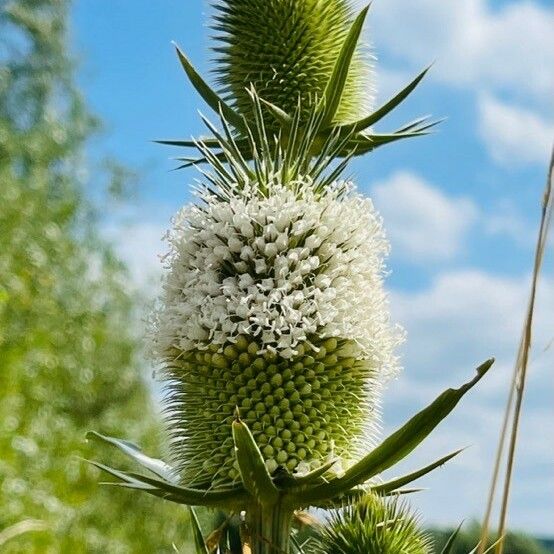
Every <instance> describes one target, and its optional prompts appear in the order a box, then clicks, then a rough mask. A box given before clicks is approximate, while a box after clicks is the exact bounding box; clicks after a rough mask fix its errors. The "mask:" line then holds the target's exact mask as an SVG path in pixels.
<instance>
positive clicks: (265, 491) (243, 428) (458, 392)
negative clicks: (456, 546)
mask: <svg viewBox="0 0 554 554" xmlns="http://www.w3.org/2000/svg"><path fill="white" fill-rule="evenodd" d="M493 361H494V360H488V361H486V362H485V363H483V364H482V365H481V366H479V367H478V368H477V374H476V375H475V377H474V378H473V379H472V380H471V381H469V382H467V383H466V384H464V385H463V386H461V387H460V388H458V389H448V390H446V391H445V392H443V393H442V394H441V395H439V396H438V397H437V398H436V399H435V401H434V402H432V403H431V404H430V405H429V406H427V407H426V408H424V409H423V410H421V411H420V412H419V413H418V414H416V415H415V416H414V417H412V418H411V419H410V420H409V421H408V422H407V423H405V424H404V425H403V426H402V427H401V428H400V429H398V430H397V431H396V432H395V433H393V434H392V435H390V436H389V437H388V438H387V439H385V440H384V441H383V442H382V443H381V444H380V445H379V446H377V447H376V448H374V449H373V450H372V451H371V452H370V453H369V454H367V456H365V457H364V458H363V459H361V460H359V461H358V462H357V463H356V464H354V465H353V466H352V467H351V468H350V469H348V470H347V471H346V472H344V473H341V474H340V475H339V474H336V473H334V472H333V471H332V465H333V460H331V461H330V462H329V463H327V464H325V465H323V466H322V467H320V468H318V469H315V470H313V471H311V472H309V473H304V474H298V473H294V472H290V471H288V470H287V468H286V467H280V468H278V469H276V470H275V471H270V469H268V467H267V464H266V463H265V461H264V457H263V454H262V452H261V451H260V449H259V447H258V446H257V444H256V441H255V440H254V437H253V435H252V432H251V431H250V430H249V428H248V426H247V425H246V424H245V423H244V421H242V420H241V419H240V417H239V414H238V413H236V414H235V416H234V420H233V421H232V423H230V427H231V430H232V437H233V438H232V440H233V445H234V449H235V462H236V467H237V471H238V473H239V475H240V483H239V484H237V485H236V486H232V487H230V486H215V487H214V486H213V485H212V484H211V483H209V484H207V485H206V486H204V487H196V488H194V487H188V486H186V484H185V485H182V484H180V481H179V479H178V477H176V475H177V472H176V471H175V470H171V469H169V468H168V467H167V465H166V464H165V463H163V462H161V461H160V460H155V459H152V458H149V457H148V456H146V455H145V454H143V453H142V452H140V450H139V449H138V448H137V447H136V446H134V445H132V444H130V443H128V442H127V441H121V440H120V439H115V438H112V437H106V436H104V435H100V434H99V433H94V432H91V433H89V434H88V437H89V438H93V439H98V440H101V441H103V442H107V443H108V444H110V445H113V446H116V447H118V448H119V449H120V450H121V451H122V452H123V453H124V454H126V455H127V456H129V457H130V458H132V459H133V460H134V461H135V462H136V463H137V464H139V465H140V466H142V467H143V468H144V469H146V470H147V471H149V472H150V474H151V476H149V475H144V474H139V473H135V472H130V471H121V470H117V469H113V468H111V467H109V466H106V465H104V464H100V463H98V462H93V464H94V465H95V466H96V467H98V468H99V469H101V470H103V471H105V472H107V473H108V474H110V475H112V476H113V477H115V478H116V479H117V480H118V482H117V483H116V484H118V485H119V486H122V487H125V488H130V489H135V490H140V491H142V492H145V493H147V494H151V495H154V496H157V497H160V498H165V499H166V500H170V501H172V502H176V503H179V504H187V505H194V506H208V507H221V508H224V509H226V510H231V511H241V510H247V511H250V510H252V509H255V507H256V506H266V507H267V506H272V505H280V506H284V507H285V509H286V510H288V511H290V512H291V513H292V511H293V510H294V509H296V508H300V507H309V506H315V507H340V506H345V505H347V504H350V503H352V502H355V501H357V500H359V499H360V498H361V497H363V496H364V495H365V494H366V493H367V492H368V490H374V491H375V492H376V493H378V494H380V495H382V496H383V495H398V494H402V493H408V492H413V489H404V488H403V487H404V486H405V485H407V484H410V483H411V482H413V481H415V480H416V479H419V478H420V477H422V476H424V475H426V474H427V473H429V472H431V471H433V470H434V469H435V468H437V467H439V466H440V465H442V464H443V463H445V462H447V461H448V460H450V459H451V458H453V457H454V456H455V455H456V454H458V452H454V453H452V454H449V455H448V456H445V457H444V458H441V459H440V460H437V461H436V462H434V463H432V464H430V465H428V466H426V467H424V468H422V469H420V470H418V471H414V472H412V473H410V474H408V475H406V476H403V477H399V478H396V479H393V480H391V481H389V482H388V483H380V484H372V483H371V481H370V480H371V479H372V478H374V477H375V476H377V475H379V474H380V473H381V472H383V471H385V470H387V469H389V468H391V467H392V466H394V465H395V464H396V463H398V462H399V461H401V460H403V459H404V458H405V457H406V456H408V455H409V454H410V453H411V452H412V451H413V450H414V449H415V448H416V447H417V446H418V445H419V444H420V443H421V442H423V441H424V440H425V439H426V438H427V437H428V436H429V434H430V433H431V432H432V431H433V430H434V429H435V428H436V427H437V425H438V424H439V423H440V422H441V421H442V420H443V419H444V418H445V417H447V416H448V415H449V414H450V412H451V411H452V410H453V409H454V408H455V407H456V405H457V404H458V402H459V401H460V400H461V399H462V397H463V396H464V395H465V394H466V393H467V392H468V391H469V390H471V389H472V388H473V387H474V386H475V385H476V384H477V383H478V382H479V381H480V380H481V378H482V377H483V376H484V375H485V373H486V372H487V371H488V370H489V368H490V367H491V366H492V364H493ZM368 481H369V485H367V483H368ZM364 484H366V486H365V487H364V486H363V485H364Z"/></svg>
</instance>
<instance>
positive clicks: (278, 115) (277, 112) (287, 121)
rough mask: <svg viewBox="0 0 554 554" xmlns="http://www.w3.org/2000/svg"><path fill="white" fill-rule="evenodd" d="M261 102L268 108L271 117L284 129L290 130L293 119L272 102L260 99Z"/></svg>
mask: <svg viewBox="0 0 554 554" xmlns="http://www.w3.org/2000/svg"><path fill="white" fill-rule="evenodd" d="M260 102H263V104H264V105H265V106H266V108H268V109H269V111H270V112H271V115H272V116H273V117H274V118H275V119H276V120H277V121H278V122H279V123H280V124H281V125H283V127H285V128H288V127H290V126H291V125H292V117H291V116H290V115H289V114H288V113H287V112H285V111H284V110H282V109H281V108H279V107H278V106H276V105H275V104H272V103H271V102H268V101H267V100H264V99H263V98H261V97H260Z"/></svg>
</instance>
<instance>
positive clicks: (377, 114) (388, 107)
mask: <svg viewBox="0 0 554 554" xmlns="http://www.w3.org/2000/svg"><path fill="white" fill-rule="evenodd" d="M430 68H431V66H429V67H427V68H426V69H424V70H423V71H422V72H421V73H420V74H419V75H418V76H417V77H416V78H415V79H414V80H413V81H412V82H411V83H409V84H408V85H407V86H406V87H404V88H403V89H402V90H401V91H400V92H399V93H398V94H396V95H395V96H393V97H392V98H391V99H390V100H389V101H388V102H386V103H385V104H383V105H382V106H381V107H380V108H379V109H377V110H375V111H374V112H373V113H371V114H369V115H368V116H367V117H364V118H363V119H360V120H359V121H356V122H354V123H349V124H347V125H341V126H340V127H339V129H340V130H341V131H344V132H359V131H363V130H364V129H367V128H368V127H370V126H371V125H374V124H375V123H377V121H379V120H380V119H383V117H385V116H386V115H387V114H388V113H389V112H391V111H392V110H393V109H394V108H396V106H398V105H399V104H400V103H401V102H403V101H404V100H405V99H406V98H407V97H408V96H409V95H410V94H411V93H412V92H413V90H414V89H415V88H416V87H417V85H419V83H420V82H421V80H422V79H423V77H425V75H426V74H427V72H428V71H429V69H430Z"/></svg>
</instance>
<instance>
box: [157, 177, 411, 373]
mask: <svg viewBox="0 0 554 554" xmlns="http://www.w3.org/2000/svg"><path fill="white" fill-rule="evenodd" d="M340 190H344V187H342V189H339V188H338V187H337V189H335V190H329V191H327V192H325V193H323V194H320V195H316V194H314V193H313V192H312V191H311V190H310V187H309V186H304V187H302V188H300V189H296V190H292V189H291V188H285V187H281V186H275V187H273V188H272V189H271V192H270V193H269V194H268V196H267V197H264V196H262V195H260V194H259V193H258V192H255V191H254V190H252V191H250V192H248V191H246V192H245V191H242V192H241V193H240V194H239V193H237V194H236V195H234V196H231V197H230V198H229V199H227V200H225V201H221V199H218V198H216V197H213V196H209V195H203V202H202V204H201V205H192V206H187V207H185V208H184V209H182V210H181V211H180V212H179V213H178V214H177V216H176V217H175V218H174V221H173V228H172V230H171V231H170V232H169V233H168V235H167V238H168V240H169V244H170V252H169V254H168V256H167V258H166V261H167V269H168V271H167V273H166V276H165V279H164V292H163V297H162V302H161V305H160V307H159V309H158V311H157V312H156V314H155V315H154V320H153V326H152V339H153V349H154V353H155V355H156V356H157V357H164V355H167V352H168V351H170V349H172V348H175V349H178V350H180V351H189V350H191V349H202V348H206V347H207V346H209V345H211V344H216V345H221V346H222V347H223V346H224V345H226V344H229V343H233V342H234V341H235V340H236V339H237V338H238V337H239V336H240V335H247V336H249V337H253V338H254V340H255V341H256V342H257V343H258V344H259V345H260V353H263V352H265V351H273V352H276V353H278V354H279V355H280V356H282V357H283V358H291V357H293V356H294V355H295V354H296V350H295V348H296V347H297V346H298V345H299V344H301V343H303V342H306V341H308V342H310V341H311V340H312V339H313V337H318V338H324V337H335V338H344V339H349V340H353V341H355V342H356V343H357V344H358V345H359V346H360V347H361V349H362V352H363V354H364V357H366V358H368V359H370V360H371V361H372V362H373V363H374V364H375V366H374V367H379V368H381V370H383V371H385V372H386V371H388V372H393V371H394V370H395V367H396V358H395V357H394V353H393V350H394V348H395V346H396V345H397V344H398V342H399V340H400V333H399V332H398V330H397V329H396V328H395V327H393V326H391V324H390V321H389V313H388V307H387V299H386V295H385V292H384V290H383V273H384V262H383V260H384V257H385V256H386V254H387V253H388V249H389V246H388V242H387V241H386V239H385V236H384V233H383V229H382V224H381V219H380V217H379V216H378V214H377V213H376V211H375V209H374V208H373V204H372V202H371V200H369V199H368V198H364V197H363V196H361V195H360V194H357V193H356V192H354V191H352V190H350V191H349V192H347V193H346V194H344V193H341V192H340ZM299 191H300V192H299ZM312 343H313V341H312Z"/></svg>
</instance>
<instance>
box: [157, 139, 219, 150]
mask: <svg viewBox="0 0 554 554" xmlns="http://www.w3.org/2000/svg"><path fill="white" fill-rule="evenodd" d="M154 142H155V143H156V144H165V145H166V146H180V147H183V148H196V146H197V145H198V143H199V142H201V143H202V144H204V145H205V146H207V147H208V148H219V140H217V139H216V138H215V137H199V138H197V139H191V140H184V139H183V140H155V141H154Z"/></svg>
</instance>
